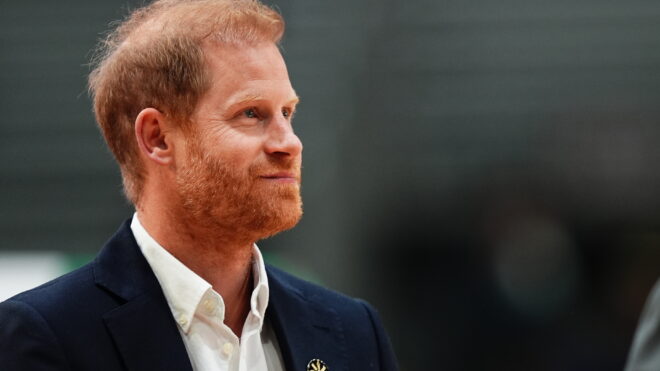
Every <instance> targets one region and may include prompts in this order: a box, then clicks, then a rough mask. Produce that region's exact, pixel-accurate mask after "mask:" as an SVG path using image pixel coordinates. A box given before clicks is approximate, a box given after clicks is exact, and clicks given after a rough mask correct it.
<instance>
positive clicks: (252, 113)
mask: <svg viewBox="0 0 660 371" xmlns="http://www.w3.org/2000/svg"><path fill="white" fill-rule="evenodd" d="M243 113H244V114H245V117H247V118H251V119H255V118H257V117H259V115H258V114H257V110H255V109H254V108H248V109H246V110H245V111H243Z"/></svg>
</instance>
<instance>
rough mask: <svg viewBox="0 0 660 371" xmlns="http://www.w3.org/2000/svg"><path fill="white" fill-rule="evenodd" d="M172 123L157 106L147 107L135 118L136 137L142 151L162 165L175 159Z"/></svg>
mask: <svg viewBox="0 0 660 371" xmlns="http://www.w3.org/2000/svg"><path fill="white" fill-rule="evenodd" d="M169 125H170V123H169V122H168V121H167V118H166V117H165V115H163V113H162V112H160V111H159V110H157V109H155V108H145V109H143V110H142V111H140V113H139V114H138V116H137V118H136V119H135V139H136V140H137V144H138V147H139V148H140V152H142V154H143V155H144V156H146V157H147V158H148V159H151V160H153V161H154V162H156V163H158V164H161V165H168V164H170V163H171V162H172V161H173V155H174V148H173V141H172V138H170V137H169V136H170V135H172V132H171V130H170V129H171V128H170V126H169Z"/></svg>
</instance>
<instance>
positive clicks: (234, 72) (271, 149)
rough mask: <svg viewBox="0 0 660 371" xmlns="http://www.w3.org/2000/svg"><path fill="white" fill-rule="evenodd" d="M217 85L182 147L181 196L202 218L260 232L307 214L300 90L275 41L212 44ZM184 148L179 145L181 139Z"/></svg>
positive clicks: (251, 234)
mask: <svg viewBox="0 0 660 371" xmlns="http://www.w3.org/2000/svg"><path fill="white" fill-rule="evenodd" d="M206 55H207V63H208V68H209V70H210V73H211V76H212V87H211V88H210V90H209V91H208V92H207V93H206V94H205V95H204V96H203V97H202V98H201V100H200V101H199V103H198V106H197V108H196V110H195V112H194V113H193V116H192V122H193V124H192V129H191V130H190V132H187V133H185V134H184V135H183V136H182V138H184V139H185V140H184V141H183V142H182V144H183V146H184V147H185V151H183V152H185V153H183V154H181V153H177V162H176V174H177V187H178V192H179V197H180V198H181V201H182V203H183V206H184V210H185V211H186V212H187V214H188V215H187V216H188V217H189V218H191V219H193V221H194V222H195V223H197V224H199V225H201V226H206V227H210V228H220V229H222V230H224V231H230V232H232V233H235V234H241V235H242V237H247V238H253V239H259V238H265V237H267V236H270V235H272V234H274V233H277V232H279V231H282V230H285V229H288V228H291V227H293V226H294V225H295V224H296V223H297V222H298V220H299V219H300V217H301V215H302V204H301V199H300V167H301V152H302V144H301V142H300V140H299V139H298V137H297V136H296V135H295V134H294V133H293V129H292V127H291V118H292V115H293V113H294V111H295V106H296V103H297V102H298V98H297V96H296V93H295V91H294V90H293V88H292V87H291V82H290V81H289V76H288V73H287V70H286V66H285V64H284V60H283V59H282V56H281V55H280V52H279V50H278V49H277V47H276V46H275V45H274V44H260V45H258V46H231V47H227V46H223V47H218V46H212V47H208V48H207V49H206ZM179 148H180V147H179Z"/></svg>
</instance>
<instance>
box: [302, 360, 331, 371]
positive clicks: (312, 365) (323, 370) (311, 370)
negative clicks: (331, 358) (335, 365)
mask: <svg viewBox="0 0 660 371" xmlns="http://www.w3.org/2000/svg"><path fill="white" fill-rule="evenodd" d="M307 371H330V369H329V368H328V366H327V365H326V364H325V362H323V361H321V360H320V359H318V358H314V359H313V360H311V361H309V363H308V364H307Z"/></svg>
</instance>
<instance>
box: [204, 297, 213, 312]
mask: <svg viewBox="0 0 660 371" xmlns="http://www.w3.org/2000/svg"><path fill="white" fill-rule="evenodd" d="M202 306H203V307H204V311H206V314H213V312H215V307H216V305H215V301H213V300H211V299H206V300H204V301H203V302H202Z"/></svg>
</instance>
